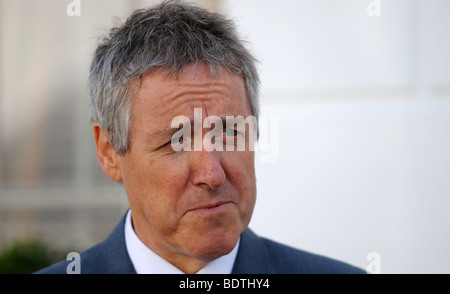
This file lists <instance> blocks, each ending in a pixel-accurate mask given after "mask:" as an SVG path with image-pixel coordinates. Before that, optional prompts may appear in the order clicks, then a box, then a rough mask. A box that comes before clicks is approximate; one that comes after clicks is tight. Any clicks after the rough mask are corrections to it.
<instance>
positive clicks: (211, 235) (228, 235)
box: [190, 228, 241, 261]
mask: <svg viewBox="0 0 450 294" xmlns="http://www.w3.org/2000/svg"><path fill="white" fill-rule="evenodd" d="M240 234H241V230H240V229H239V228H228V229H222V228H215V229H213V230H211V231H209V232H205V233H204V234H201V235H199V236H197V238H193V239H191V240H192V241H194V242H190V243H191V246H190V247H191V250H190V251H191V253H192V255H194V256H196V257H197V258H198V259H202V260H207V261H210V260H213V259H216V258H218V257H220V256H223V255H226V254H228V253H230V252H231V251H232V250H233V248H234V247H235V246H236V243H237V241H238V240H239V236H240ZM194 239H195V240H194Z"/></svg>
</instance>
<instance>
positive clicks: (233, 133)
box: [224, 129, 238, 137]
mask: <svg viewBox="0 0 450 294" xmlns="http://www.w3.org/2000/svg"><path fill="white" fill-rule="evenodd" d="M224 135H225V136H226V137H236V136H237V135H238V131H236V130H233V129H227V130H225V132H224Z"/></svg>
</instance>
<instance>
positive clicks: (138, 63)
mask: <svg viewBox="0 0 450 294" xmlns="http://www.w3.org/2000/svg"><path fill="white" fill-rule="evenodd" d="M243 43H244V42H243V41H242V40H241V39H240V38H239V36H238V34H237V32H236V29H235V26H234V23H233V22H232V21H231V20H229V19H227V18H225V17H224V16H222V15H220V14H216V13H211V12H209V11H207V10H205V9H202V8H200V7H197V6H195V5H192V4H186V3H183V2H180V1H165V2H163V3H161V4H159V5H157V6H154V7H151V8H147V9H138V10H136V11H134V12H133V13H132V14H131V16H130V17H129V18H128V19H127V20H126V21H125V23H124V24H123V25H121V26H120V27H115V28H112V29H111V31H110V33H109V36H107V37H105V38H104V39H103V40H102V41H101V42H100V44H99V45H98V47H97V49H96V51H95V53H94V57H93V60H92V64H91V69H90V76H89V92H90V96H91V122H93V123H94V122H97V123H99V124H100V127H101V128H102V129H103V130H104V131H105V132H106V133H107V134H108V137H109V139H110V141H111V144H112V145H113V147H114V150H115V151H116V152H117V153H118V154H121V155H123V154H125V153H126V152H127V151H128V150H129V149H130V138H129V131H130V127H131V120H132V106H131V105H132V97H133V87H132V82H133V80H136V79H137V80H138V81H140V80H141V78H142V77H143V76H144V75H145V74H146V73H147V72H148V71H149V70H152V69H162V70H163V71H164V72H165V73H167V74H168V75H172V74H177V73H179V72H180V71H181V70H182V69H183V68H185V67H186V66H187V65H189V64H193V63H204V64H206V65H208V66H209V68H210V71H211V73H212V74H214V72H217V71H220V70H221V68H225V69H227V70H228V71H230V72H231V73H233V74H236V75H240V76H242V77H243V79H244V83H245V87H246V91H247V97H248V99H249V103H250V107H251V110H252V114H253V115H254V116H255V117H256V120H258V114H259V103H258V95H259V93H258V91H259V77H258V72H257V70H256V66H255V63H256V60H255V58H254V57H253V56H252V54H251V53H250V52H249V51H248V49H246V48H245V47H244V45H243Z"/></svg>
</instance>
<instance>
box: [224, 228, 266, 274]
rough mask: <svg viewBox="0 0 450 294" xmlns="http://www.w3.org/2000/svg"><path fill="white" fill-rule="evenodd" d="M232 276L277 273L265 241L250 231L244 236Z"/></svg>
mask: <svg viewBox="0 0 450 294" xmlns="http://www.w3.org/2000/svg"><path fill="white" fill-rule="evenodd" d="M231 273H232V274H273V273H275V271H274V269H273V267H272V262H271V260H270V255H269V253H268V251H267V247H266V244H265V243H264V240H263V239H262V238H260V237H258V236H256V235H255V234H254V233H253V232H252V231H251V230H250V229H247V230H246V231H245V232H244V233H243V234H242V235H241V240H240V244H239V251H238V254H237V256H236V261H235V262H234V266H233V270H232V272H231Z"/></svg>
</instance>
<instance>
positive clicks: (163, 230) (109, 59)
mask: <svg viewBox="0 0 450 294" xmlns="http://www.w3.org/2000/svg"><path fill="white" fill-rule="evenodd" d="M254 63H255V61H254V58H253V57H252V55H251V54H250V53H249V52H248V51H247V50H246V49H245V48H244V47H243V45H242V42H241V41H240V40H239V39H238V37H237V34H236V32H235V29H234V26H233V24H232V23H231V22H230V21H229V20H227V19H225V18H224V17H223V16H221V15H217V14H213V13H210V12H208V11H206V10H204V9H201V8H198V7H195V6H192V5H187V4H184V3H181V2H173V1H168V2H164V3H162V4H160V5H158V6H156V7H153V8H151V9H143V10H137V11H135V12H134V13H133V14H132V15H131V16H130V17H129V18H128V20H127V21H126V22H125V24H123V25H122V26H121V27H118V28H114V29H113V30H111V34H110V35H109V37H107V38H105V39H104V40H103V42H102V43H101V44H100V45H99V46H98V48H97V50H96V52H95V56H94V59H93V62H92V66H91V74H90V94H91V117H92V122H93V130H94V138H95V143H96V148H97V154H98V159H99V162H100V165H101V166H102V168H103V170H104V172H105V173H106V174H107V175H108V176H109V177H110V178H111V179H112V180H114V181H118V182H119V181H120V182H122V183H123V186H124V188H125V191H126V193H127V196H128V200H129V204H130V209H129V211H128V212H127V214H126V215H125V216H124V218H123V219H122V220H121V221H120V223H119V224H118V226H117V227H116V228H115V230H114V231H113V232H112V234H111V235H110V236H109V238H108V239H106V240H105V241H103V242H102V243H100V244H98V245H96V246H95V247H93V248H91V249H89V250H87V251H85V252H84V253H82V254H81V263H80V267H81V268H80V270H81V273H223V274H225V273H362V271H361V270H359V269H357V268H355V267H353V266H350V265H347V264H344V263H341V262H338V261H335V260H332V259H328V258H325V257H322V256H317V255H313V254H310V253H306V252H303V251H300V250H296V249H293V248H290V247H287V246H284V245H281V244H278V243H275V242H273V241H269V240H267V239H263V238H260V237H258V236H256V235H255V234H254V233H253V232H252V231H250V230H249V229H248V228H247V226H248V223H249V222H250V218H251V216H252V212H253V208H254V205H255V200H256V179H255V170H254V152H253V149H252V143H253V142H252V137H254V134H255V133H256V125H252V124H251V123H249V122H251V121H252V120H246V122H247V123H248V132H246V131H245V129H244V130H243V129H242V128H239V126H238V124H235V123H233V124H229V123H228V118H230V117H231V118H238V117H241V118H248V117H253V118H255V119H254V120H253V121H254V122H257V118H258V82H259V80H258V74H257V71H256V68H255V64H254ZM177 119H178V120H177ZM180 119H181V120H180ZM203 119H204V120H203ZM199 121H200V123H199ZM180 125H181V126H182V128H180ZM192 129H193V131H192ZM191 135H192V136H191ZM242 140H244V142H245V144H244V146H245V148H243V149H242V148H241V149H238V148H237V147H239V146H237V145H238V144H239V141H240V142H241V143H242ZM211 146H213V148H211ZM230 146H231V148H230ZM180 147H182V148H180ZM230 150H232V151H230ZM69 263H70V261H63V262H60V263H58V264H56V265H53V266H50V267H49V268H46V269H43V270H41V271H40V273H65V272H66V269H67V266H68V264H69Z"/></svg>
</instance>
